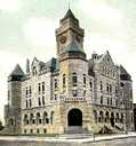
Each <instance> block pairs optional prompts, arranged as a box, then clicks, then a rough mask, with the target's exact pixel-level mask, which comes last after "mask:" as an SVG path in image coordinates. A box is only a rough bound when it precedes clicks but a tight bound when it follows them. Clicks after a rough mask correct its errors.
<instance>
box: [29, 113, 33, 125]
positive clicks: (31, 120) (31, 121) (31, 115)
mask: <svg viewBox="0 0 136 146" xmlns="http://www.w3.org/2000/svg"><path fill="white" fill-rule="evenodd" d="M30 123H31V124H34V115H33V113H31V114H30Z"/></svg>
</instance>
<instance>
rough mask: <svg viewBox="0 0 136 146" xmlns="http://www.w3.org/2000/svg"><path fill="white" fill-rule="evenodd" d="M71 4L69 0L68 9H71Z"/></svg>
mask: <svg viewBox="0 0 136 146" xmlns="http://www.w3.org/2000/svg"><path fill="white" fill-rule="evenodd" d="M70 6H71V0H68V9H70Z"/></svg>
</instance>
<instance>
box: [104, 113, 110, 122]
mask: <svg viewBox="0 0 136 146" xmlns="http://www.w3.org/2000/svg"><path fill="white" fill-rule="evenodd" d="M109 119H110V115H109V112H108V111H106V113H105V122H109Z"/></svg>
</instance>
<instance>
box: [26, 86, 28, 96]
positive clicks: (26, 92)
mask: <svg viewBox="0 0 136 146" xmlns="http://www.w3.org/2000/svg"><path fill="white" fill-rule="evenodd" d="M27 95H28V88H26V97H27Z"/></svg>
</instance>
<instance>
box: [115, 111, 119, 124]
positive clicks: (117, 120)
mask: <svg viewBox="0 0 136 146" xmlns="http://www.w3.org/2000/svg"><path fill="white" fill-rule="evenodd" d="M116 122H119V113H116Z"/></svg>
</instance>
